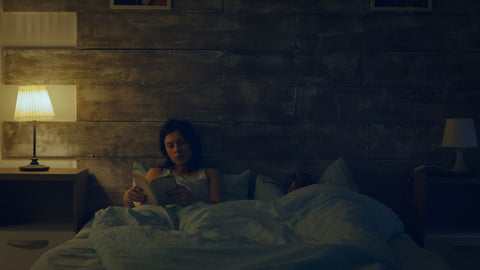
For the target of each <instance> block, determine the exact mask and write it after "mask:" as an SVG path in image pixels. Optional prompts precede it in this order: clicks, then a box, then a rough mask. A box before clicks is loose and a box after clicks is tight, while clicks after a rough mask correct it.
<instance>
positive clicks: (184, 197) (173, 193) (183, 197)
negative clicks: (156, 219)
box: [167, 185, 198, 203]
mask: <svg viewBox="0 0 480 270" xmlns="http://www.w3.org/2000/svg"><path fill="white" fill-rule="evenodd" d="M167 195H168V197H170V200H169V202H170V203H184V202H189V201H196V200H198V198H197V197H196V196H195V195H193V193H191V192H190V191H189V190H188V189H187V188H186V187H184V186H182V185H177V188H176V189H173V190H170V191H169V192H167Z"/></svg>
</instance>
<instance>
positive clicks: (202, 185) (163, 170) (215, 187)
mask: <svg viewBox="0 0 480 270" xmlns="http://www.w3.org/2000/svg"><path fill="white" fill-rule="evenodd" d="M160 149H161V151H162V153H163V155H164V156H165V157H166V159H167V160H166V162H165V164H164V165H163V166H162V167H159V168H151V169H149V170H148V172H147V174H146V176H145V177H146V178H147V179H148V180H153V179H156V178H158V177H162V176H170V175H172V176H174V177H175V181H176V182H177V188H176V189H174V190H171V191H169V192H168V193H167V194H168V197H169V199H170V201H169V203H172V204H181V203H185V202H192V201H203V202H207V203H217V202H221V201H223V186H222V181H221V177H220V172H219V171H218V170H217V169H214V168H204V167H203V156H202V148H201V142H200V139H199V138H198V137H197V135H196V133H195V130H194V128H193V126H192V125H191V124H190V123H189V122H187V121H181V120H175V119H170V120H168V121H167V122H166V123H165V124H164V125H163V127H162V128H161V130H160ZM145 199H146V197H145V194H144V193H143V192H142V190H141V189H140V188H139V187H138V186H133V187H131V188H130V189H128V190H127V191H126V192H125V194H124V196H123V200H124V202H125V206H126V207H133V206H134V202H135V203H136V204H137V205H138V203H141V202H143V201H145Z"/></svg>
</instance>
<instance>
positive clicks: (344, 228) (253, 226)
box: [88, 184, 403, 270]
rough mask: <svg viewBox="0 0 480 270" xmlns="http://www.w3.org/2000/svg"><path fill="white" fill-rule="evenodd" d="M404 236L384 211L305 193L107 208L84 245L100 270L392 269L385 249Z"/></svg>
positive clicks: (349, 198) (350, 194)
mask: <svg viewBox="0 0 480 270" xmlns="http://www.w3.org/2000/svg"><path fill="white" fill-rule="evenodd" d="M401 232H403V225H402V222H401V221H400V220H399V218H398V217H397V216H396V215H395V214H394V213H393V212H392V211H391V210H390V209H389V208H387V207H385V206H384V205H382V204H380V203H378V202H376V201H375V200H373V199H371V198H369V197H367V196H364V195H361V194H359V193H357V192H354V191H351V190H348V189H345V188H341V187H336V186H332V185H327V184H321V185H317V184H315V185H311V186H308V187H305V188H302V189H299V190H296V191H294V192H291V193H289V194H287V195H285V196H283V197H281V198H279V199H276V200H272V201H257V200H242V201H231V202H224V203H219V204H214V205H207V204H203V203H196V204H193V205H190V206H185V207H180V206H176V207H171V208H165V207H161V206H151V205H145V206H140V207H136V208H133V209H126V208H121V207H109V208H106V209H103V210H100V211H98V212H97V213H96V215H95V218H94V221H93V225H92V230H91V233H90V235H89V238H88V240H89V242H90V244H91V245H92V246H93V248H94V249H95V251H96V252H97V254H98V256H99V257H100V260H101V262H102V264H103V266H104V267H105V268H106V269H112V270H121V269H248V270H251V269H358V270H360V269H361V270H370V269H371V270H374V269H375V270H378V269H397V265H396V264H395V259H394V257H393V254H392V253H391V251H390V249H389V248H388V246H387V244H386V241H387V240H389V239H390V238H391V237H392V236H393V235H395V234H397V233H401Z"/></svg>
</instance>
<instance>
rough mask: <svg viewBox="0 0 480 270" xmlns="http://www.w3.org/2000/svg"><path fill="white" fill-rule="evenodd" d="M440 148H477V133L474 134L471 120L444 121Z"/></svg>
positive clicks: (452, 119) (449, 119)
mask: <svg viewBox="0 0 480 270" xmlns="http://www.w3.org/2000/svg"><path fill="white" fill-rule="evenodd" d="M442 146H443V147H453V148H470V147H477V146H478V143H477V133H476V132H475V123H474V121H473V119H470V118H448V119H446V121H445V130H444V132H443V140H442Z"/></svg>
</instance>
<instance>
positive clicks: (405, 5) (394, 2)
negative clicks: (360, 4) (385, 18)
mask: <svg viewBox="0 0 480 270" xmlns="http://www.w3.org/2000/svg"><path fill="white" fill-rule="evenodd" d="M432 2H433V0H370V10H374V11H377V10H378V11H432Z"/></svg>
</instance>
